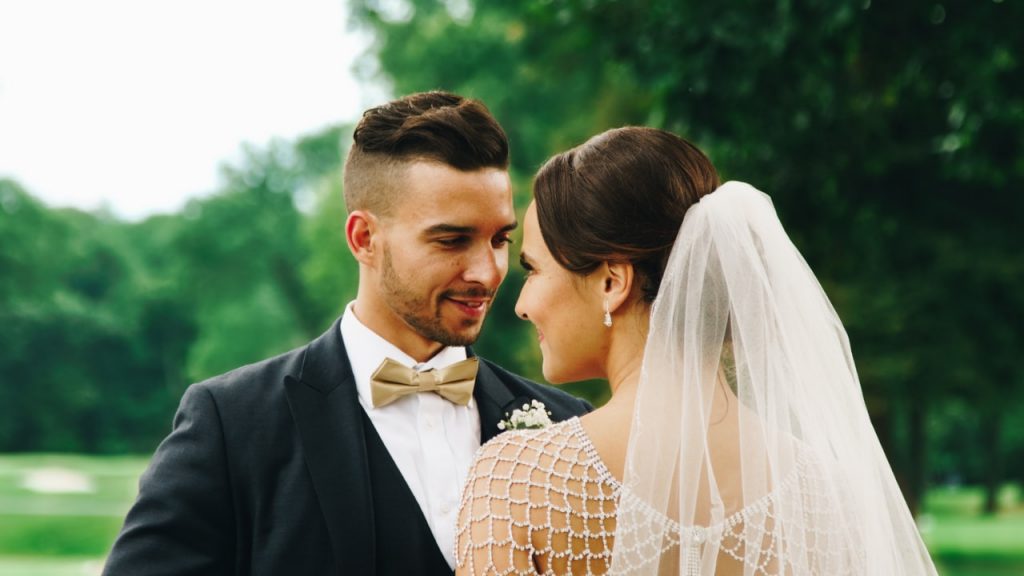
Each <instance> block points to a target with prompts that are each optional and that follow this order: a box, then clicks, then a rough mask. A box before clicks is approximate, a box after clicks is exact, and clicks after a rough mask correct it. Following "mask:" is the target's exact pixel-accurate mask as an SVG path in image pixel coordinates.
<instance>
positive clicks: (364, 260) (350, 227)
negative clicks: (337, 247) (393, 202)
mask: <svg viewBox="0 0 1024 576" xmlns="http://www.w3.org/2000/svg"><path fill="white" fill-rule="evenodd" d="M379 232H380V220H378V219H377V217H376V216H374V215H373V214H372V213H371V212H368V211H366V210H354V211H352V213H351V214H349V215H348V219H347V220H346V221H345V240H346V241H348V249H349V250H350V251H351V252H352V255H353V256H355V259H356V260H357V261H358V262H359V263H360V264H365V265H367V266H373V264H374V260H375V259H376V254H377V243H376V242H374V237H375V236H376V235H377V234H378V233H379Z"/></svg>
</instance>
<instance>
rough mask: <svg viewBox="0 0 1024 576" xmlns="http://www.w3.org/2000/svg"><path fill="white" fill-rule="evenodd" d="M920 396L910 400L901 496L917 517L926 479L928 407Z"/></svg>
mask: <svg viewBox="0 0 1024 576" xmlns="http://www.w3.org/2000/svg"><path fill="white" fill-rule="evenodd" d="M920 398H921V396H917V398H916V399H915V398H911V399H910V403H909V406H910V414H909V416H910V417H909V418H908V419H907V420H908V421H907V426H908V428H909V430H908V431H907V432H908V434H907V436H908V440H909V444H910V445H909V449H910V453H909V457H910V458H909V460H910V462H909V464H910V469H909V470H907V475H906V485H905V486H904V488H903V496H904V497H905V498H906V499H907V506H909V507H910V513H911V514H913V515H914V516H917V513H918V512H919V511H920V509H921V499H922V498H923V496H924V490H925V482H926V480H927V477H928V472H927V465H928V458H927V454H928V438H927V434H926V431H925V421H926V420H927V417H928V407H927V405H925V403H924V402H923V401H922V400H920Z"/></svg>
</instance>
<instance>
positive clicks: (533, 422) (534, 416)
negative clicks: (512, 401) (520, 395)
mask: <svg viewBox="0 0 1024 576" xmlns="http://www.w3.org/2000/svg"><path fill="white" fill-rule="evenodd" d="M505 416H508V419H507V420H502V421H500V422H498V429H499V430H529V429H536V428H546V427H548V426H550V425H551V412H549V411H548V409H547V408H546V407H545V406H544V403H543V402H540V401H537V400H533V401H532V402H530V403H529V404H523V407H522V408H516V409H515V410H513V411H512V414H511V415H509V413H508V412H506V413H505Z"/></svg>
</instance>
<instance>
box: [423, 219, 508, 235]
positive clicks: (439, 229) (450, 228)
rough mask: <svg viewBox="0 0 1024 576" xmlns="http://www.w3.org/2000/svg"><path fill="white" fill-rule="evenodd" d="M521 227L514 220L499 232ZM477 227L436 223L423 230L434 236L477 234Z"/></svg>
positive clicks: (425, 233) (424, 232)
mask: <svg viewBox="0 0 1024 576" xmlns="http://www.w3.org/2000/svg"><path fill="white" fill-rule="evenodd" d="M518 227H519V222H512V223H511V224H506V225H505V226H502V228H501V230H499V233H505V232H511V231H512V230H515V229H516V228H518ZM476 232H477V228H476V227H474V226H456V225H455V224H443V223H442V224H434V225H433V226H431V227H429V228H427V229H426V230H424V231H423V234H424V235H427V236H433V235H437V234H476Z"/></svg>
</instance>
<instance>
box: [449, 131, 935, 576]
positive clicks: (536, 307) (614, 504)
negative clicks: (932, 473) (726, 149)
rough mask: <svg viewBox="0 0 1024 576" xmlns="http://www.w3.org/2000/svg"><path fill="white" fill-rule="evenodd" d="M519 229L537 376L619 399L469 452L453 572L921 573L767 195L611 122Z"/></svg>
mask: <svg viewBox="0 0 1024 576" xmlns="http://www.w3.org/2000/svg"><path fill="white" fill-rule="evenodd" d="M523 235H524V238H523V248H522V254H521V260H522V264H523V267H524V268H525V269H526V271H527V279H526V284H525V286H524V287H523V291H522V294H521V295H520V297H519V302H518V303H517V305H516V313H517V314H518V315H519V316H520V317H522V318H523V319H525V320H529V321H530V322H532V323H533V324H534V325H535V326H536V328H537V337H538V340H539V342H540V348H541V352H542V354H543V357H544V364H543V371H544V376H545V378H547V379H548V380H549V381H551V382H555V383H558V382H567V381H573V380H582V379H587V378H605V379H607V380H608V382H609V385H610V386H611V391H612V398H611V400H610V401H609V402H608V403H607V404H606V405H605V406H603V407H602V408H600V409H598V410H595V411H594V412H593V413H591V414H588V415H586V416H583V417H582V418H576V419H572V420H569V421H566V422H562V423H558V424H553V425H549V426H547V427H545V428H541V429H528V430H510V431H508V432H506V433H504V434H500V435H499V436H498V437H496V438H495V439H494V440H492V441H491V442H489V443H488V444H486V445H484V446H483V447H482V448H481V449H480V451H479V452H478V454H477V460H476V462H475V464H474V466H473V469H472V471H471V473H470V477H469V479H468V481H467V484H466V487H465V490H464V492H463V500H462V508H461V511H460V514H459V521H458V537H457V542H456V551H455V552H456V557H457V562H458V571H457V572H458V574H460V575H461V574H536V573H540V574H606V573H611V574H687V575H697V574H707V575H710V574H737V575H740V574H742V575H808V574H828V575H833V574H857V575H861V574H864V575H875V574H879V575H881V574H885V575H895V574H914V575H916V574H935V568H934V566H933V565H932V562H931V559H930V558H929V556H928V553H927V551H926V549H925V547H924V545H923V543H922V541H921V538H920V536H919V534H918V532H917V529H916V527H915V525H914V522H913V519H912V517H911V515H910V513H909V511H908V509H907V505H906V503H905V502H904V500H903V497H902V495H901V494H900V491H899V488H898V487H897V485H896V482H895V480H894V478H893V474H892V471H891V469H890V467H889V465H888V463H887V461H886V459H885V455H884V454H883V452H882V448H881V446H880V444H879V442H878V438H877V436H876V435H875V432H874V430H873V429H872V427H871V424H870V421H869V419H868V414H867V410H866V409H865V406H864V400H863V397H862V395H861V390H860V384H859V381H858V378H857V372H856V368H855V367H854V363H853V358H852V356H851V353H850V346H849V342H848V340H847V336H846V332H845V330H844V329H843V326H842V324H841V322H840V321H839V318H838V317H837V316H836V313H835V311H834V310H833V308H832V306H831V304H830V303H829V301H828V299H827V297H826V296H825V293H824V292H823V291H822V289H821V287H820V285H819V284H818V282H817V280H816V279H815V277H814V275H813V273H812V272H811V271H810V269H809V268H808V267H807V264H806V263H805V262H804V260H803V259H802V257H801V256H800V254H799V253H798V251H797V250H796V248H795V247H794V246H793V244H792V243H791V242H790V240H789V238H788V237H787V236H786V233H785V232H784V231H783V229H782V225H781V224H780V222H779V220H778V217H777V216H776V214H775V211H774V209H773V207H772V204H771V201H770V199H769V198H768V197H767V196H766V195H764V194H763V193H761V192H758V191H757V190H755V189H754V188H752V187H751V186H749V185H747V184H743V183H739V182H727V183H725V184H722V185H719V182H718V176H717V173H716V171H715V169H714V167H713V166H712V165H711V163H710V162H709V161H708V159H707V158H706V157H705V156H704V154H703V153H701V152H700V150H698V149H697V148H696V147H694V146H693V145H692V144H690V143H689V142H687V141H685V140H683V139H681V138H679V137H677V136H675V135H673V134H670V133H668V132H665V131H662V130H656V129H651V128H621V129H617V130H611V131H608V132H605V133H603V134H600V135H598V136H595V137H594V138H591V139H590V140H589V141H587V142H586V143H584V144H583V145H582V146H579V147H577V148H574V149H572V150H569V151H567V152H565V153H562V154H559V155H557V156H555V157H554V158H552V159H551V160H549V161H548V162H547V164H546V165H545V166H544V167H543V168H542V169H541V170H540V172H539V174H538V175H537V178H536V181H535V184H534V201H533V203H532V204H531V205H530V206H529V208H528V210H527V212H526V218H525V222H524V232H523ZM529 410H530V409H529V408H528V411H529ZM534 410H535V409H534ZM541 410H542V408H541ZM536 416H537V415H536V414H533V415H531V419H532V421H538V420H543V418H536Z"/></svg>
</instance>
